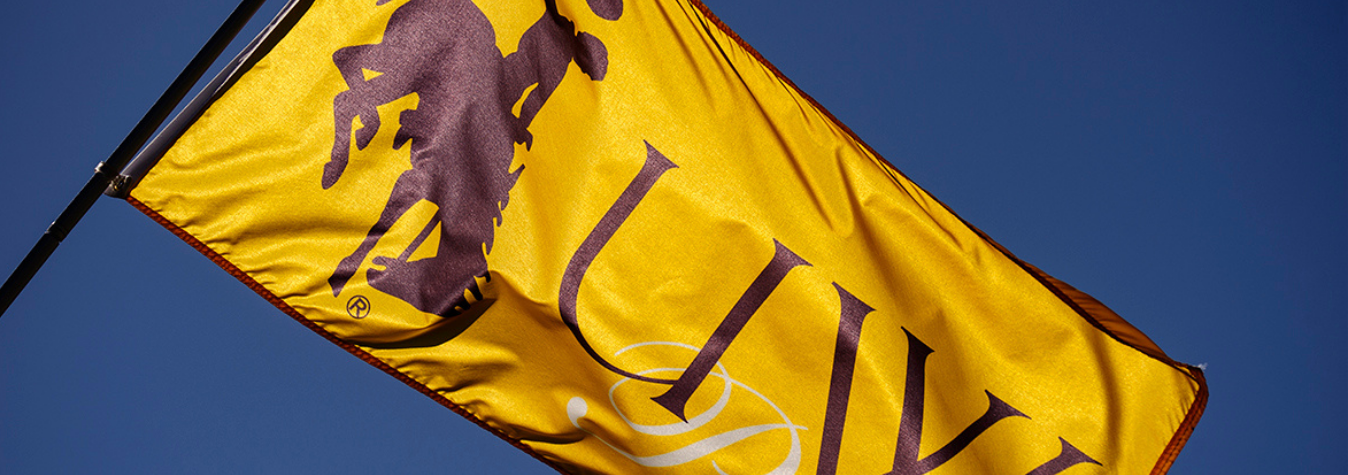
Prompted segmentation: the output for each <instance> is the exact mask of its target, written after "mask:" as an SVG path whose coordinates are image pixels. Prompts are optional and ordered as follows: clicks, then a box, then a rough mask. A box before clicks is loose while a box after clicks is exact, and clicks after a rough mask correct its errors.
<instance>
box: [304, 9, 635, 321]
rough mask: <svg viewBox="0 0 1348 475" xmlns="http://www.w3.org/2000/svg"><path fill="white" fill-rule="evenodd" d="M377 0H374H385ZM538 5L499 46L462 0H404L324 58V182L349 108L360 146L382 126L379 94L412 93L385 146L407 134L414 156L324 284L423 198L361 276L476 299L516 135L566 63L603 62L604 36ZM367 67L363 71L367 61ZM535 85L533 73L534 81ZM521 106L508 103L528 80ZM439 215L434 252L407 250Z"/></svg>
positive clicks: (404, 294)
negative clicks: (403, 237)
mask: <svg viewBox="0 0 1348 475" xmlns="http://www.w3.org/2000/svg"><path fill="white" fill-rule="evenodd" d="M387 2H388V0H380V1H379V2H378V4H380V5H382V4H384V3H387ZM545 3H546V9H545V13H544V14H543V16H542V17H541V18H539V19H538V21H536V22H535V23H534V24H533V25H532V26H531V27H530V28H529V29H528V30H527V31H526V32H525V33H524V35H523V36H522V37H521V39H520V43H519V48H518V49H517V51H516V52H515V53H511V54H510V56H508V57H507V56H503V55H502V53H501V50H500V49H499V48H498V47H497V46H496V33H495V30H493V28H492V24H491V22H490V21H488V20H487V17H486V16H485V15H484V14H483V13H482V11H481V10H479V9H478V8H477V6H476V5H474V4H473V2H471V1H470V0H409V1H408V2H406V3H404V4H403V5H402V6H399V7H398V9H397V10H395V11H394V12H393V15H392V16H391V17H390V18H389V22H388V26H387V27H386V28H385V30H384V37H383V40H382V41H381V42H380V43H377V44H369V45H357V46H349V47H345V48H341V49H339V50H337V52H335V53H333V55H332V59H333V62H334V63H336V65H337V69H338V70H340V71H341V75H342V78H343V79H344V80H345V82H346V84H347V86H348V87H349V89H347V90H345V91H342V92H340V93H338V94H337V96H336V97H335V98H334V99H333V112H334V115H335V121H336V123H335V125H336V136H335V138H334V140H333V146H332V157H331V159H330V160H329V161H328V162H327V164H326V165H325V166H324V167H323V181H322V184H323V188H324V189H327V188H331V187H332V186H333V185H334V184H336V183H337V181H338V180H339V179H340V178H341V176H342V173H343V171H345V169H346V165H347V161H348V158H349V155H350V149H351V138H352V130H351V129H352V127H351V124H352V120H353V119H355V118H357V117H358V118H359V119H360V123H361V127H360V128H359V129H357V130H355V134H354V135H355V141H356V144H355V145H356V147H357V148H358V149H361V150H364V149H365V147H367V146H368V145H369V143H370V141H371V140H372V139H373V138H374V136H375V134H376V133H377V132H378V130H379V127H380V119H379V112H378V111H377V110H376V107H377V106H380V105H383V104H387V103H389V102H392V101H394V100H397V99H399V98H402V97H405V96H408V95H410V94H414V93H415V94H417V96H418V103H417V107H416V109H409V110H405V111H403V112H402V113H401V115H400V116H399V129H398V131H397V133H396V134H395V135H394V138H393V148H394V149H401V148H402V147H403V146H405V145H406V144H408V143H409V142H410V143H411V150H410V154H411V162H412V168H411V169H410V170H407V171H405V172H403V174H402V175H400V176H399V177H398V180H397V182H396V183H395V184H394V186H393V191H392V192H391V193H390V195H389V198H388V202H387V204H385V205H384V209H383V211H382V212H381V213H380V215H379V219H378V220H377V221H376V222H375V223H374V225H373V226H371V227H370V230H369V232H368V233H367V234H366V235H365V239H364V240H363V241H361V243H360V246H359V247H357V248H356V250H355V251H354V252H352V253H351V254H350V255H348V256H346V257H345V258H343V259H342V260H341V262H339V263H338V265H337V268H336V270H335V271H334V272H333V274H332V276H331V277H329V278H328V283H329V285H331V286H332V293H333V295H334V296H336V295H339V294H341V292H342V289H343V287H345V285H346V283H347V282H348V281H349V280H350V279H351V277H352V276H354V275H355V273H356V272H357V271H358V270H359V268H360V265H361V263H362V262H364V260H365V258H366V257H367V256H368V255H369V253H370V252H371V251H372V250H373V249H374V247H375V245H376V244H377V243H378V242H379V239H380V238H381V237H383V236H384V234H385V233H387V232H388V230H389V228H391V227H392V226H393V224H394V223H395V222H397V221H398V219H399V218H400V217H402V215H403V214H405V213H406V212H407V210H408V209H410V208H411V207H412V205H414V204H416V203H417V202H419V201H421V200H423V199H424V200H428V201H430V202H432V203H434V204H435V205H436V206H437V207H438V210H437V211H436V213H435V216H434V217H433V218H432V219H431V220H430V222H429V223H427V224H426V226H425V227H424V228H423V229H422V230H421V233H420V234H419V235H418V236H417V237H416V238H415V239H414V240H413V242H412V243H411V244H410V245H409V246H408V247H407V248H406V249H405V250H404V251H403V252H402V254H401V255H399V256H398V257H396V258H392V257H386V256H377V257H375V258H374V261H373V262H374V264H375V265H377V266H383V267H384V269H382V270H380V269H370V270H369V271H368V272H367V273H366V276H367V277H368V279H367V280H368V282H369V283H370V285H371V286H372V287H374V288H375V289H378V290H379V291H381V292H384V293H386V294H389V295H392V296H394V297H397V298H399V299H402V300H403V301H406V302H407V303H409V304H411V305H412V306H414V307H416V308H417V309H418V310H421V311H423V312H428V313H433V314H437V315H442V316H452V315H457V314H458V313H460V312H462V311H463V310H465V309H467V308H468V306H469V304H470V302H469V301H468V299H467V298H466V297H465V291H468V292H470V293H471V294H473V295H474V296H475V298H476V299H481V293H480V290H479V288H478V283H477V282H478V281H477V278H479V277H482V278H486V277H487V261H486V253H488V252H491V248H492V242H493V240H494V237H495V227H496V226H499V225H500V223H501V219H502V215H501V211H502V210H504V209H505V207H506V203H507V202H508V201H509V192H510V189H511V188H512V187H514V184H515V181H516V180H517V179H518V178H519V174H520V172H521V171H523V168H524V167H520V168H519V169H516V170H515V171H513V172H512V171H510V170H509V167H510V163H511V161H512V159H513V156H514V145H513V144H515V143H522V144H525V145H526V147H532V145H533V137H532V134H531V133H530V132H529V130H528V127H529V124H530V123H531V122H532V121H533V118H534V117H535V116H536V115H537V114H538V111H539V110H540V109H541V108H542V107H543V104H544V103H545V102H546V101H547V99H548V97H549V96H550V95H551V94H552V92H553V91H554V90H555V89H556V88H557V86H558V85H559V84H560V83H561V81H562V79H563V78H564V76H565V75H566V70H567V69H568V67H569V65H570V63H571V62H572V61H575V62H576V64H577V66H578V67H579V69H580V70H581V71H582V72H583V73H585V74H586V75H587V76H589V77H590V78H591V79H592V80H595V81H599V80H602V79H603V77H604V75H605V73H606V71H607V67H608V52H607V50H606V49H605V47H604V44H603V42H601V41H600V40H599V39H598V38H595V37H594V36H593V35H590V34H588V33H577V32H576V31H575V25H574V23H572V22H571V20H569V19H567V18H566V17H565V16H563V15H562V14H561V13H560V12H558V9H557V5H556V3H555V0H547V1H546V2H545ZM590 7H591V9H592V10H593V11H594V12H595V13H596V14H598V15H599V16H600V17H602V18H606V19H610V20H615V19H617V17H618V16H619V15H621V12H622V2H621V0H590ZM366 70H368V71H372V72H375V73H377V74H374V75H371V76H372V77H369V78H368V79H367V78H366V73H365V71H366ZM535 85H537V86H536V87H535ZM530 87H533V90H532V91H530V92H529V95H528V96H527V97H525V98H524V99H523V103H522V104H521V108H520V114H519V116H518V117H516V116H515V115H514V114H513V113H512V112H511V109H512V107H513V106H514V105H515V103H516V102H517V101H519V100H520V98H521V96H522V95H523V94H524V92H525V91H526V90H529V88H530ZM436 227H439V230H440V240H439V245H438V247H437V249H436V254H435V256H434V257H430V258H425V259H419V260H415V261H413V260H410V257H411V255H412V253H413V252H414V251H415V250H416V249H417V248H418V247H420V246H421V244H422V243H423V242H424V241H425V240H426V239H427V238H428V237H429V236H430V234H431V233H432V232H433V231H434V230H435V229H436Z"/></svg>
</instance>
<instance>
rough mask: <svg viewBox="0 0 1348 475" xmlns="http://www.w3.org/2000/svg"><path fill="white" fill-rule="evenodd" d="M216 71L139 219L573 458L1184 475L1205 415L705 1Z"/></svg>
mask: <svg viewBox="0 0 1348 475" xmlns="http://www.w3.org/2000/svg"><path fill="white" fill-rule="evenodd" d="M221 84H222V86H221V87H220V88H219V89H218V91H216V92H212V93H210V94H209V100H210V101H209V104H208V107H205V108H204V109H203V110H202V111H201V112H200V113H199V114H192V115H190V116H188V117H186V118H185V123H186V126H185V127H182V128H181V129H182V130H180V131H175V132H173V133H171V134H170V136H168V137H167V138H166V142H167V143H169V144H171V146H170V147H168V148H167V151H166V152H165V153H164V154H163V156H162V159H160V160H159V161H158V163H157V164H156V165H154V166H153V168H151V169H150V170H149V171H148V173H147V174H146V175H145V176H144V177H143V178H139V177H137V179H138V184H137V185H136V186H135V188H134V189H133V190H132V191H131V192H130V196H129V197H128V201H129V202H131V204H133V205H134V206H136V207H137V208H138V209H140V210H141V211H143V212H145V213H146V214H147V215H149V216H150V217H151V218H153V219H154V220H156V221H157V222H159V223H160V224H162V225H163V226H165V227H166V228H168V229H169V230H171V231H173V232H174V233H175V234H177V235H178V236H180V237H181V238H182V239H184V240H185V241H187V242H188V243H189V244H191V245H192V246H193V247H195V248H196V249H198V250H200V251H201V252H202V253H203V254H205V255H206V256H208V257H209V258H211V259H212V260H213V261H214V262H216V263H217V264H218V265H220V266H221V267H222V268H224V269H225V270H226V271H228V272H230V273H231V274H232V275H234V276H235V277H237V278H238V279H239V280H240V281H242V282H243V283H245V284H246V285H248V286H249V287H250V288H252V289H253V290H254V291H256V292H257V293H258V294H260V295H262V296H263V297H264V298H266V299H267V300H268V301H270V302H271V303H273V304H274V305H276V307H278V308H279V309H280V310H282V311H283V312H284V313H286V314H287V315H289V316H291V317H293V318H294V319H295V320H297V321H299V322H300V323H302V324H304V325H306V326H307V327H309V328H310V329H312V330H314V331H315V332H317V333H318V334H320V335H322V336H323V337H325V338H327V339H329V340H331V341H332V342H334V343H336V344H338V345H339V346H341V347H342V348H344V349H346V350H347V351H349V352H351V353H352V354H354V355H356V356H357V357H359V358H361V359H362V360H364V361H366V362H368V363H370V364H372V365H374V366H376V367H378V368H380V369H382V370H384V371H386V372H388V373H389V374H391V375H393V376H394V377H396V378H398V379H399V380H401V381H403V382H404V383H406V384H408V385H409V386H411V387H412V388H414V389H417V390H418V391H421V392H422V393H424V394H426V395H427V396H429V397H431V398H433V399H435V400H436V401H438V402H439V403H441V404H443V405H444V406H446V407H448V408H450V409H452V410H454V411H455V412H457V413H459V414H461V415H463V416H464V417H466V418H468V419H470V420H472V421H474V422H476V423H478V424H479V425H481V426H482V427H484V428H486V429H487V430H489V431H491V432H493V433H495V434H496V435H498V436H500V437H502V438H504V439H506V440H507V441H509V442H510V443H512V444H514V445H516V446H517V447H519V448H520V449H522V450H523V451H525V452H527V453H529V454H531V455H533V456H535V457H537V458H539V459H540V460H542V461H543V462H545V463H547V464H549V465H551V466H552V467H554V468H556V469H558V470H559V471H562V472H567V473H622V474H626V473H713V472H717V473H773V474H787V473H818V474H827V473H875V474H878V473H895V474H921V473H952V474H955V473H959V474H964V473H993V474H1003V473H1005V474H1027V473H1028V474H1037V475H1045V474H1056V473H1070V474H1089V473H1129V474H1131V473H1164V472H1165V471H1166V470H1167V469H1168V468H1169V466H1170V463H1171V462H1172V461H1173V460H1174V458H1175V456H1176V455H1177V453H1178V451H1179V450H1180V448H1181V447H1182V446H1183V445H1184V442H1185V441H1186V440H1187V438H1188V436H1189V434H1190V433H1191V431H1192V430H1193V427H1194V425H1195V424H1196V423H1197V421H1198V418H1199V416H1200V415H1201V413H1202V411H1203V407H1204V404H1205V401H1206V398H1207V387H1206V385H1205V383H1204V380H1203V376H1202V373H1201V372H1200V371H1199V370H1198V369H1197V368H1194V367H1191V366H1188V365H1184V364H1181V363H1177V362H1175V361H1173V360H1171V359H1170V358H1169V357H1167V356H1166V355H1165V353H1164V352H1162V351H1161V350H1160V349H1159V348H1158V347H1157V346H1156V345H1155V344H1154V343H1152V342H1151V341H1150V340H1148V339H1147V337H1146V336H1144V335H1143V334H1142V333H1140V332H1139V331H1137V330H1136V329H1134V328H1133V327H1132V326H1130V325H1129V324H1128V323H1126V322H1125V321H1124V320H1123V319H1121V318H1119V317H1118V316H1117V315H1115V314H1114V313H1113V312H1111V311H1110V310H1108V309H1107V308H1105V307H1104V306H1103V305H1101V304H1100V303H1098V302H1096V301H1095V300H1094V299H1091V298H1090V297H1089V296H1087V295H1085V294H1083V293H1081V292H1079V291H1077V290H1075V289H1073V288H1072V287H1070V286H1068V285H1066V284H1064V283H1062V282H1060V281H1058V280H1056V279H1053V278H1052V277H1049V276H1048V275H1047V274H1045V273H1043V272H1041V271H1039V270H1038V269H1036V268H1035V267H1033V266H1031V265H1029V264H1027V263H1025V262H1022V261H1020V260H1019V259H1017V258H1016V257H1014V256H1013V255H1012V254H1011V253H1009V252H1008V251H1007V250H1006V249H1004V248H1002V247H1001V246H999V245H997V244H996V243H995V242H993V241H992V240H991V239H989V238H988V237H987V236H986V235H984V234H983V233H981V232H980V231H979V230H977V229H976V228H974V227H972V226H971V225H969V224H968V223H965V222H964V221H963V220H961V219H960V218H959V217H958V216H957V215H955V214H954V213H953V212H951V210H949V209H948V208H946V207H945V206H944V205H943V204H942V203H940V202H939V201H937V200H936V199H935V198H933V197H932V196H930V195H929V194H927V193H926V192H925V191H923V190H922V189H921V188H919V187H917V186H916V185H915V184H913V183H912V182H911V181H910V180H908V178H906V177H905V176H904V175H903V174H901V173H900V172H899V171H898V170H896V169H895V168H894V167H893V166H891V165H890V164H889V163H888V162H886V161H885V160H884V159H882V158H881V157H879V156H878V155H877V154H876V153H875V152H874V151H873V150H871V149H870V148H869V147H867V146H866V145H865V144H864V143H863V142H862V141H861V140H860V139H858V138H857V137H856V136H855V135H853V134H852V132H851V131H850V130H849V129H847V128H846V127H845V126H844V125H842V124H841V123H839V122H838V121H837V120H836V119H834V118H833V117H832V116H831V115H829V114H828V113H827V112H826V111H825V110H824V109H823V108H822V107H820V106H819V105H818V104H816V103H815V102H814V101H813V100H811V99H810V98H809V96H807V95H805V94H804V93H803V92H801V91H800V90H799V89H797V88H796V87H795V86H794V85H793V84H792V83H791V82H790V81H789V80H788V79H786V78H785V77H784V76H783V75H782V74H780V73H779V72H778V71H777V70H776V69H775V68H773V67H772V66H771V64H770V63H768V62H767V61H765V60H763V59H762V58H761V57H760V56H759V55H758V54H757V53H756V52H755V51H754V50H753V49H752V48H750V47H749V46H748V45H746V44H745V43H744V42H743V41H741V40H740V39H739V37H737V36H736V35H735V34H734V33H733V32H732V31H731V30H730V29H728V28H727V27H725V26H724V25H723V24H721V23H720V21H719V20H717V19H716V18H715V17H714V16H713V15H712V14H711V13H710V12H709V11H708V10H707V8H706V7H705V6H703V5H702V4H701V3H699V2H697V1H696V0H588V1H580V0H556V1H553V0H548V1H537V0H499V1H496V0H479V1H477V2H472V1H468V0H394V1H388V0H379V1H376V0H366V1H328V0H312V1H301V2H294V3H293V4H292V5H290V6H288V7H287V10H286V12H285V13H283V14H282V17H280V18H278V20H277V21H276V22H274V24H273V27H272V28H271V29H270V30H269V32H268V33H267V34H266V36H265V37H263V38H262V39H260V40H259V41H258V42H255V44H254V45H253V48H252V50H251V52H250V53H249V55H248V56H247V57H246V60H245V61H241V62H240V67H239V68H238V69H237V71H234V72H233V73H231V74H230V75H228V77H227V78H226V80H224V81H223V82H222V83H221ZM315 390H316V391H321V389H315Z"/></svg>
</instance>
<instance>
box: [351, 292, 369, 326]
mask: <svg viewBox="0 0 1348 475" xmlns="http://www.w3.org/2000/svg"><path fill="white" fill-rule="evenodd" d="M346 313H347V314H348V315H351V317H352V318H355V319H357V320H359V319H362V318H365V317H368V316H370V299H367V298H365V296H364V295H357V296H355V297H351V300H347V301H346Z"/></svg>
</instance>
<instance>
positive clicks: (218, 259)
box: [126, 196, 571, 474]
mask: <svg viewBox="0 0 1348 475" xmlns="http://www.w3.org/2000/svg"><path fill="white" fill-rule="evenodd" d="M126 202H127V203H130V204H131V206H132V207H134V208H136V210H138V211H140V212H141V213H144V214H145V215H146V216H149V217H150V219H152V220H154V222H156V223H159V225H160V226H163V227H164V229H167V230H169V232H172V233H173V235H174V236H178V238H179V239H182V240H183V241H184V242H186V243H187V244H188V245H189V246H192V248H193V249H196V250H197V252H200V253H201V254H202V255H204V256H206V258H208V259H210V260H211V262H214V263H215V265H217V266H220V268H221V269H224V270H225V272H228V273H229V275H232V276H234V278H235V279H238V280H239V282H242V283H243V285H246V286H248V288H249V289H252V290H253V292H255V293H257V294H258V295H259V296H261V297H262V298H264V299H266V300H267V301H268V302H271V304H272V305H274V306H275V307H276V308H277V309H279V310H281V312H283V313H285V314H286V315H289V316H290V318H293V319H295V321H297V322H299V323H300V324H301V325H304V326H305V327H308V328H309V329H310V330H313V331H314V333H317V334H319V336H322V337H323V338H326V339H327V340H328V341H330V342H332V343H333V344H335V345H337V346H340V347H341V348H342V349H344V350H346V351H347V352H349V353H351V354H352V355H355V357H357V358H360V359H361V361H364V362H366V363H369V364H370V365H371V366H374V367H376V368H379V369H380V370H383V371H384V372H385V373H388V375H389V376H393V377H394V378H397V379H398V380H399V381H402V382H403V384H406V385H408V386H410V387H411V388H412V389H415V390H417V391H418V392H420V393H421V394H424V395H426V397H429V398H431V399H432V400H434V401H435V402H438V403H440V405H441V406H445V407H446V408H448V409H449V410H451V411H454V413H455V414H458V415H460V416H462V417H463V418H464V419H468V420H469V421H470V422H472V423H474V424H477V425H478V427H481V428H483V429H486V430H487V431H488V432H491V433H492V434H493V435H495V436H497V437H500V438H501V440H504V441H506V442H509V443H510V445H512V446H514V447H515V448H517V449H520V450H521V451H524V453H527V454H529V455H530V456H532V457H533V458H535V459H538V460H539V461H540V462H543V463H544V464H546V465H547V466H549V467H552V468H553V469H554V470H557V472H559V473H563V474H570V473H571V472H568V471H566V470H565V469H564V468H563V467H562V466H561V465H559V464H558V463H557V462H555V461H552V460H549V459H547V458H544V457H543V456H542V455H540V454H539V453H537V452H534V450H533V449H532V448H530V447H529V446H527V445H524V443H523V442H521V441H520V440H519V439H516V438H514V437H510V436H508V435H506V434H505V433H504V432H501V431H500V430H498V429H496V428H494V427H491V426H489V425H487V423H486V422H484V421H482V420H481V419H478V418H477V416H476V415H474V414H473V413H471V412H468V411H467V410H465V409H464V408H462V407H459V405H458V404H454V403H453V402H451V401H450V400H449V399H446V398H445V397H444V396H441V395H440V393H438V392H436V391H435V390H433V389H431V388H429V387H427V386H426V385H425V384H422V383H421V382H420V381H417V380H416V379H413V378H412V377H411V376H408V375H406V374H404V373H403V372H401V371H398V370H397V369H394V368H393V367H392V366H389V364H388V363H385V362H384V360H381V359H379V358H377V357H375V356H374V355H371V354H370V353H368V352H366V351H365V350H363V349H361V348H360V347H358V346H356V345H353V344H351V343H350V342H347V341H346V340H343V339H341V338H338V337H337V335H334V334H332V333H330V332H328V331H327V330H325V329H323V327H320V326H318V324H317V323H314V322H313V321H312V320H309V319H307V318H304V316H303V315H302V314H300V312H299V311H297V310H295V309H294V307H291V306H290V304H287V303H286V302H285V301H284V300H282V299H281V298H280V297H277V296H276V295H275V294H273V293H271V291H269V290H267V288H266V287H264V286H263V285H262V284H260V283H258V282H257V281H256V280H253V278H252V277H251V276H249V275H248V274H247V273H245V272H244V271H243V270H242V269H239V268H238V267H236V266H235V265H234V264H233V263H231V262H229V260H228V259H225V257H224V256H221V255H220V254H219V253H217V252H215V250H213V249H211V248H210V246H207V245H206V244H205V243H203V242H201V241H200V240H198V239H197V238H196V237H194V236H192V235H191V234H189V233H188V232H187V231H185V230H183V229H182V228H180V227H178V225H177V224H174V223H173V222H172V221H169V220H168V218H165V217H164V216H162V215H160V214H159V213H158V212H156V211H155V210H153V209H150V207H148V206H146V205H145V204H144V203H141V202H140V200H137V199H135V198H133V197H129V196H128V197H127V198H126Z"/></svg>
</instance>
